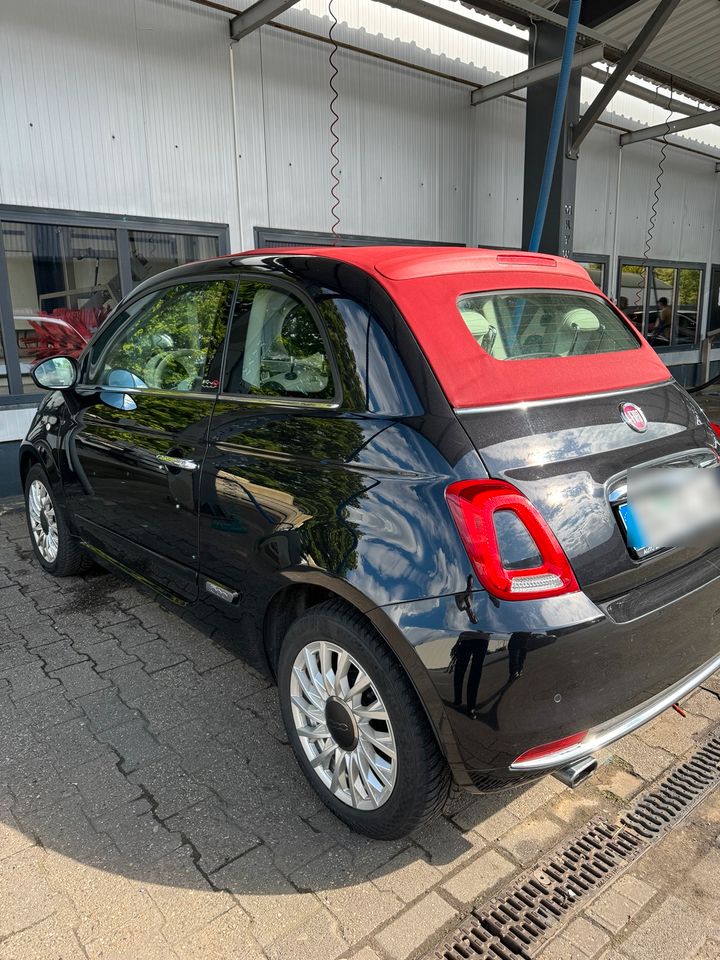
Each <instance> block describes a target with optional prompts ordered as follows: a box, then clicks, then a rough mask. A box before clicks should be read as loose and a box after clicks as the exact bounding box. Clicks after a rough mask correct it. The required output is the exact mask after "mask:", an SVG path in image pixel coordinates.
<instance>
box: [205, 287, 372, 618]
mask: <svg viewBox="0 0 720 960" xmlns="http://www.w3.org/2000/svg"><path fill="white" fill-rule="evenodd" d="M332 310H334V308H333V307H331V306H330V305H328V314H329V313H330V312H331V311H332ZM333 316H334V318H335V322H334V326H333V327H332V329H331V328H330V327H328V322H329V320H328V317H321V315H320V311H319V310H318V308H317V304H316V303H315V302H313V301H312V300H311V299H310V298H309V297H308V296H306V295H305V293H304V292H303V291H302V290H301V289H300V288H299V287H297V288H295V287H293V286H292V285H290V284H289V283H283V282H281V281H280V280H273V281H265V280H262V281H259V280H252V279H241V280H240V283H239V286H238V292H237V299H236V304H235V310H234V315H233V320H232V324H231V328H230V332H229V334H228V344H227V351H226V362H225V369H224V377H223V388H222V391H221V395H220V397H219V398H218V401H217V404H216V407H215V410H214V413H213V417H212V424H211V429H210V434H209V443H208V454H207V457H206V460H205V466H204V469H203V474H202V490H201V497H200V500H201V505H200V554H201V596H202V594H203V592H205V591H207V592H208V593H210V594H215V595H217V596H220V597H221V598H222V599H224V600H226V601H229V602H233V601H235V602H237V601H240V600H242V603H243V607H244V608H245V609H246V610H248V611H249V610H250V608H251V607H252V605H253V603H256V604H257V606H258V607H259V608H260V609H262V607H263V604H264V598H266V597H267V596H268V595H271V594H272V593H273V591H274V590H276V589H277V587H278V585H279V578H280V577H281V571H283V570H287V569H288V568H292V567H296V568H297V567H298V566H304V567H308V566H313V565H315V566H322V567H323V568H324V569H328V570H331V571H332V573H333V574H335V575H337V576H343V575H345V574H346V573H347V571H348V570H349V569H351V568H352V567H353V565H354V564H355V563H356V554H355V549H356V546H357V537H356V534H355V530H354V526H353V523H352V522H351V521H350V520H349V513H350V509H351V507H350V505H351V504H352V503H353V502H354V500H355V498H357V497H361V496H362V494H363V490H364V488H365V486H366V485H367V484H368V483H369V482H372V481H369V480H368V478H367V477H365V476H363V474H362V472H361V471H359V470H357V469H354V468H353V459H354V456H355V453H356V451H357V450H359V449H361V448H362V447H363V445H364V443H365V442H366V441H367V440H368V438H370V437H371V436H372V435H373V434H374V433H376V432H377V431H378V429H380V427H379V426H378V424H377V423H376V422H374V421H372V420H368V419H367V418H366V417H363V415H362V413H361V412H360V411H364V409H365V392H364V381H363V378H362V376H361V375H360V374H359V373H358V366H359V365H360V363H362V362H364V357H365V350H366V346H365V343H366V341H365V328H364V327H363V328H362V329H358V331H357V334H358V335H357V337H356V340H357V343H356V344H355V345H354V346H352V345H351V344H349V339H350V337H349V335H348V332H347V325H346V324H345V323H344V322H343V321H341V320H340V318H339V316H338V315H337V314H336V313H335V314H333ZM350 319H352V318H350ZM358 325H360V321H358ZM328 331H330V335H329V336H328ZM330 342H332V346H333V348H334V351H333V352H331V349H330ZM356 353H357V355H358V358H359V359H358V361H357V363H356V360H355V355H356ZM339 364H340V366H339ZM341 378H342V395H341V387H340V380H341Z"/></svg>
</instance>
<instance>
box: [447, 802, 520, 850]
mask: <svg viewBox="0 0 720 960" xmlns="http://www.w3.org/2000/svg"><path fill="white" fill-rule="evenodd" d="M512 798H513V797H512V794H508V793H505V792H503V793H493V794H486V795H485V796H481V797H479V798H478V799H477V800H475V801H473V803H471V804H470V806H467V807H464V808H463V809H461V810H459V811H458V812H457V813H456V814H455V815H454V816H453V818H452V819H453V822H454V823H456V824H457V825H458V827H460V829H461V830H464V831H469V830H475V831H476V832H477V833H478V834H479V835H480V836H481V837H483V838H484V839H486V840H489V841H490V842H493V841H495V840H497V838H498V837H501V836H503V834H505V833H507V832H508V830H512V828H513V827H516V826H517V825H518V824H519V823H520V816H518V815H517V814H515V813H514V812H513V811H512V810H511V808H510V804H511V800H512Z"/></svg>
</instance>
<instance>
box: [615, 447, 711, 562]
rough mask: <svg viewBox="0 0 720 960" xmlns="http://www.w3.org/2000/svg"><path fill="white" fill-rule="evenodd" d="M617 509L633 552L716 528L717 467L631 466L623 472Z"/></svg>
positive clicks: (652, 549) (671, 543) (642, 553)
mask: <svg viewBox="0 0 720 960" xmlns="http://www.w3.org/2000/svg"><path fill="white" fill-rule="evenodd" d="M617 512H618V517H619V519H620V522H621V525H622V527H623V529H624V531H625V537H626V539H627V545H628V548H629V549H630V550H631V552H632V553H633V554H635V556H637V557H645V556H647V555H648V554H650V553H654V552H655V551H657V550H663V549H667V548H669V547H674V546H678V545H679V544H681V543H683V542H688V541H689V540H692V539H693V537H695V536H697V535H698V534H701V533H705V532H706V531H708V530H710V529H711V528H713V527H718V528H720V470H718V469H716V468H699V467H693V466H682V467H679V466H672V465H662V466H654V467H635V468H633V469H631V470H630V471H629V473H628V482H627V501H626V502H625V503H621V504H619V505H618V508H617Z"/></svg>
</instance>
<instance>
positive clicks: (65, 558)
mask: <svg viewBox="0 0 720 960" xmlns="http://www.w3.org/2000/svg"><path fill="white" fill-rule="evenodd" d="M25 514H26V517H27V525H28V530H29V531H30V540H31V542H32V546H33V550H34V552H35V556H36V558H37V560H38V562H39V563H40V565H41V566H42V567H43V569H44V570H47V572H48V573H52V574H53V575H54V576H56V577H70V576H73V575H74V574H76V573H80V572H81V570H83V569H85V568H86V567H87V566H89V565H90V563H91V562H92V561H91V560H90V558H89V557H88V555H87V554H86V553H85V552H84V551H83V549H82V547H81V546H80V544H79V542H78V541H77V540H76V538H75V537H73V535H72V534H71V533H70V529H69V527H68V524H67V521H66V520H65V517H64V515H63V512H62V510H61V508H59V507H58V505H57V503H56V500H55V497H54V496H53V492H52V487H51V485H50V481H49V480H48V478H47V474H46V473H45V471H44V470H43V468H42V467H41V466H40V464H34V465H33V466H32V467H31V468H30V470H29V471H28V475H27V477H26V478H25Z"/></svg>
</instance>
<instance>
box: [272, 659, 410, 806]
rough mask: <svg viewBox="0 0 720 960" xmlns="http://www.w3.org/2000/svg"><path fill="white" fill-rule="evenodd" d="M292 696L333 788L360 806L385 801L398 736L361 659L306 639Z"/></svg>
mask: <svg viewBox="0 0 720 960" xmlns="http://www.w3.org/2000/svg"><path fill="white" fill-rule="evenodd" d="M290 699H291V704H292V715H293V722H294V724H295V730H296V731H297V734H298V737H299V738H300V743H301V745H302V748H303V750H304V751H305V755H306V756H307V758H308V760H309V761H310V765H311V766H312V768H313V770H314V771H315V773H316V774H317V776H318V777H319V778H320V780H321V781H322V782H323V783H324V784H325V786H326V787H327V788H328V790H330V792H331V793H332V794H333V795H334V796H335V797H337V799H338V800H341V801H342V802H343V803H346V804H347V805H348V806H350V807H354V808H355V809H356V810H375V809H377V808H378V807H380V806H382V805H383V804H384V803H386V802H387V800H388V799H389V798H390V794H391V793H392V791H393V787H394V786H395V776H396V773H397V749H396V746H395V736H394V734H393V729H392V724H391V723H390V717H389V716H388V712H387V708H386V707H385V704H384V703H383V701H382V698H381V697H380V694H379V693H378V690H377V687H376V686H375V684H374V683H373V681H372V679H371V678H370V676H369V675H368V674H367V672H366V670H365V669H364V668H363V667H361V666H360V664H359V663H358V662H357V660H355V659H354V658H353V657H351V656H350V654H349V653H348V652H347V651H346V650H343V648H342V647H340V646H338V645H337V644H335V643H330V642H329V641H326V640H318V641H315V642H313V643H309V644H307V646H305V647H303V649H302V650H301V651H300V653H299V654H298V655H297V657H296V658H295V663H294V664H293V670H292V676H291V679H290Z"/></svg>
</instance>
